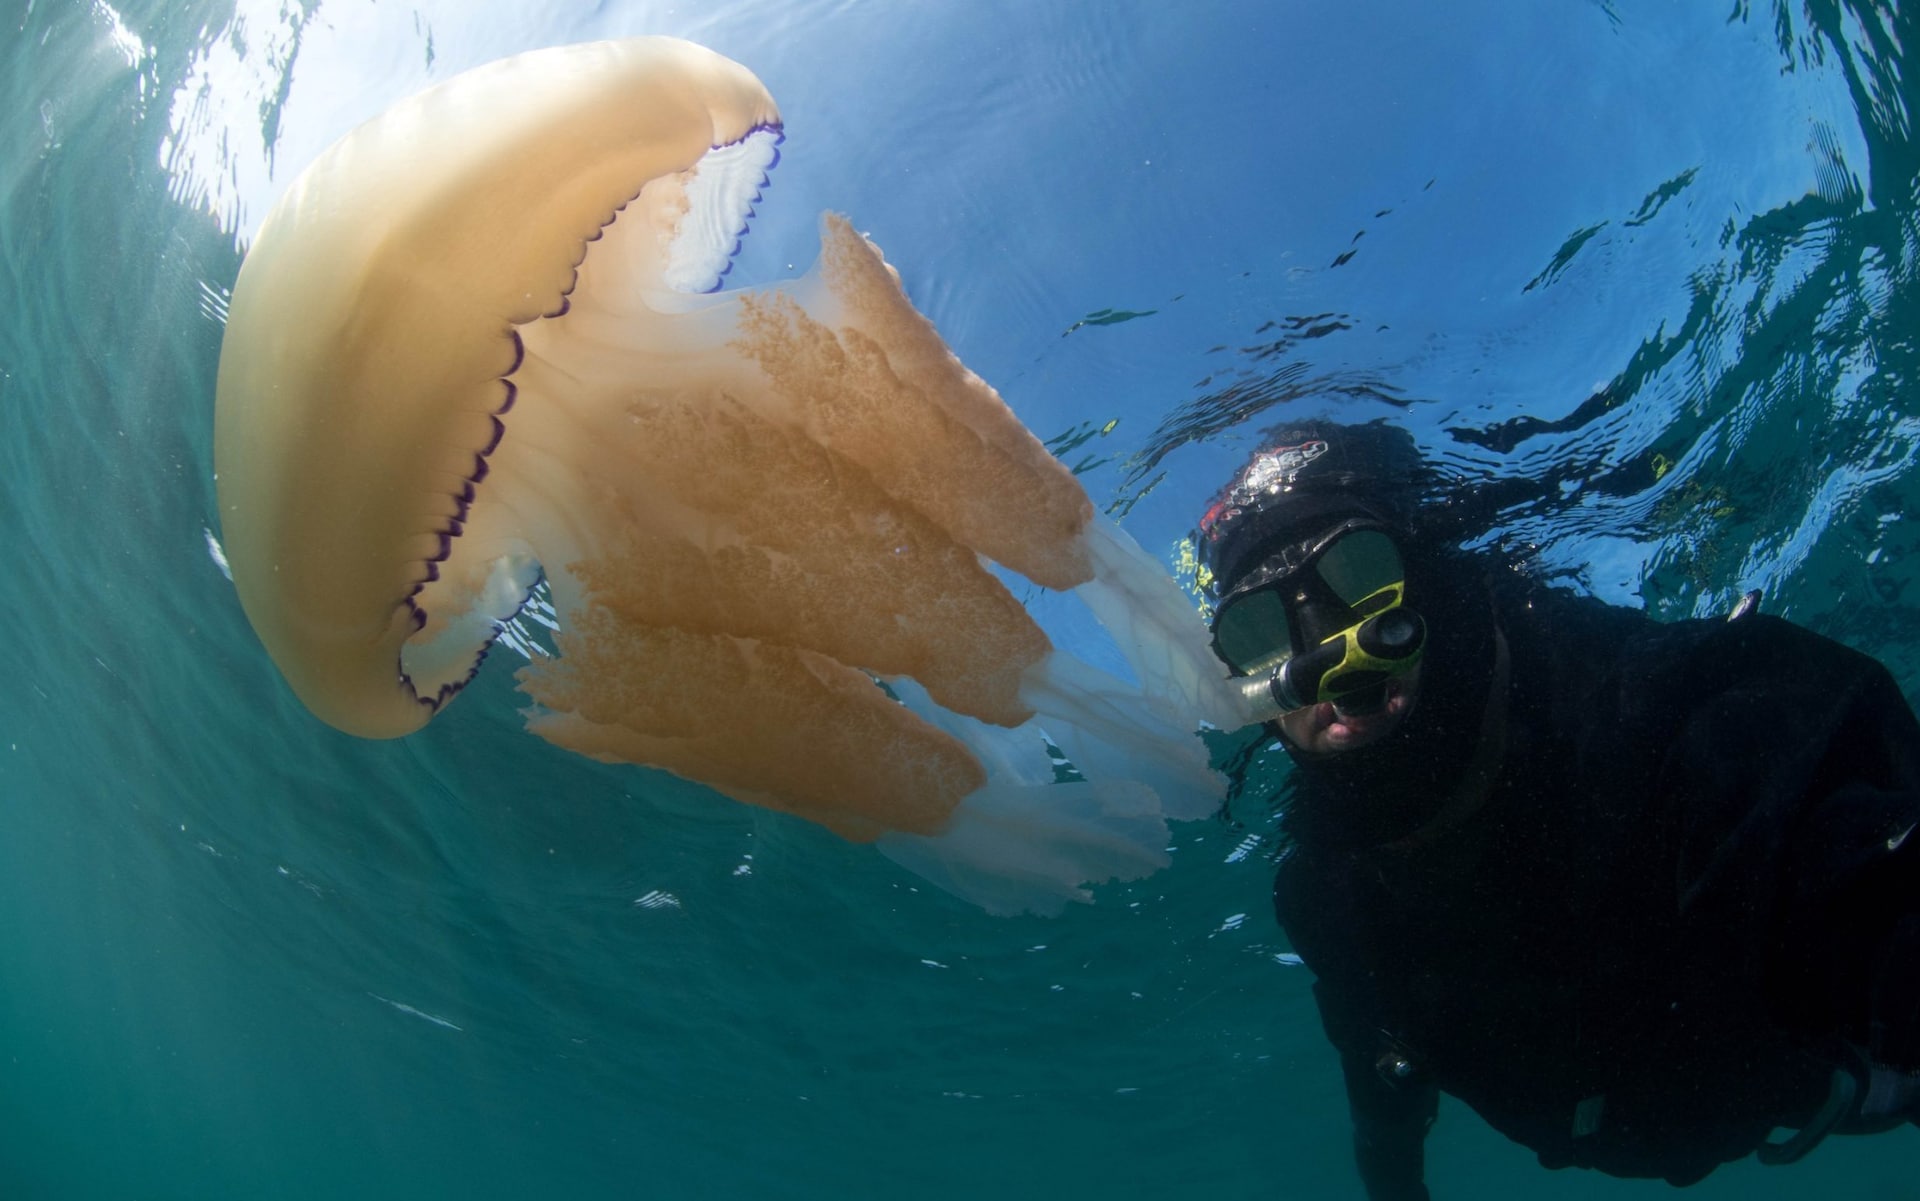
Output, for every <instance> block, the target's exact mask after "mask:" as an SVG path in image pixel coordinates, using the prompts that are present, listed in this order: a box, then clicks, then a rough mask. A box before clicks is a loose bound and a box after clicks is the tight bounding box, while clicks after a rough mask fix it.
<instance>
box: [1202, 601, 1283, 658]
mask: <svg viewBox="0 0 1920 1201" xmlns="http://www.w3.org/2000/svg"><path fill="white" fill-rule="evenodd" d="M1291 631H1292V625H1291V623H1290V622H1289V621H1288V618H1287V605H1286V602H1285V601H1283V600H1281V599H1280V593H1279V591H1278V590H1277V589H1274V588H1261V589H1259V590H1257V591H1254V592H1248V593H1245V594H1243V595H1241V596H1239V597H1236V598H1235V599H1234V600H1232V601H1230V602H1229V603H1228V604H1227V605H1225V606H1224V607H1223V608H1221V610H1220V612H1219V614H1218V615H1217V616H1216V617H1215V619H1214V623H1213V645H1214V648H1215V649H1216V650H1217V651H1218V653H1219V655H1220V658H1221V660H1222V661H1224V662H1225V663H1226V664H1227V666H1229V667H1231V668H1233V669H1234V670H1235V671H1239V672H1245V673H1247V674H1249V675H1251V674H1253V673H1254V672H1255V671H1256V670H1258V669H1259V668H1260V667H1261V666H1263V665H1264V664H1265V663H1266V662H1268V661H1269V660H1272V659H1277V658H1279V657H1280V656H1282V655H1287V654H1291V653H1292V652H1293V635H1292V632H1291Z"/></svg>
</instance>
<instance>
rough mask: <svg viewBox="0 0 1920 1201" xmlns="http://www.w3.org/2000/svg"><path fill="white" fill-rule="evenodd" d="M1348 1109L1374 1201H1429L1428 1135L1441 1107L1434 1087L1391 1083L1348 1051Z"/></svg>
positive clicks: (1344, 1060) (1344, 1056) (1356, 1155)
mask: <svg viewBox="0 0 1920 1201" xmlns="http://www.w3.org/2000/svg"><path fill="white" fill-rule="evenodd" d="M1340 1070H1341V1071H1342V1072H1343V1073H1345V1075H1346V1078H1347V1107H1348V1109H1350V1110H1351V1111H1352V1113H1353V1160H1354V1165H1355V1166H1356V1167H1358V1168H1359V1169H1360V1182H1361V1183H1362V1184H1364V1185H1365V1186H1366V1189H1367V1197H1368V1201H1429V1195H1428V1193H1427V1186H1426V1183H1425V1176H1426V1140H1427V1130H1428V1128H1430V1127H1431V1126H1432V1125H1433V1119H1434V1116H1435V1115H1436V1114H1437V1113H1438V1107H1439V1102H1440V1093H1439V1090H1438V1089H1436V1088H1434V1086H1433V1085H1432V1084H1428V1083H1412V1082H1410V1083H1406V1084H1400V1085H1393V1084H1389V1083H1387V1081H1386V1080H1384V1079H1383V1078H1382V1077H1381V1076H1380V1073H1379V1072H1378V1071H1377V1070H1376V1069H1375V1065H1374V1063H1373V1061H1372V1060H1371V1059H1368V1058H1365V1057H1363V1056H1359V1055H1355V1054H1352V1053H1351V1052H1346V1051H1343V1052H1342V1053H1341V1055H1340Z"/></svg>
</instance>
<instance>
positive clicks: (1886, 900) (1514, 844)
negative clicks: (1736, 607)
mask: <svg viewBox="0 0 1920 1201" xmlns="http://www.w3.org/2000/svg"><path fill="white" fill-rule="evenodd" d="M1470 591H1472V592H1473V593H1474V595H1471V596H1469V597H1466V598H1464V599H1462V600H1460V601H1459V602H1458V604H1457V605H1456V606H1455V611H1453V612H1450V613H1445V612H1439V611H1432V612H1429V613H1428V619H1429V625H1430V626H1431V627H1432V628H1433V629H1434V631H1435V634H1434V638H1433V641H1432V643H1431V644H1430V647H1429V650H1428V655H1427V660H1426V664H1425V667H1424V671H1425V673H1426V674H1425V680H1424V683H1423V695H1422V697H1421V699H1420V702H1419V704H1418V705H1417V706H1416V707H1415V710H1414V712H1413V713H1412V714H1411V715H1410V716H1409V718H1408V720H1407V721H1406V722H1405V723H1404V724H1403V725H1402V726H1401V728H1400V729H1399V730H1397V731H1396V732H1395V733H1394V734H1393V735H1392V736H1390V738H1389V739H1388V740H1387V741H1385V742H1382V743H1380V744H1377V745H1376V746H1374V747H1369V748H1365V749H1362V750H1360V751H1355V752H1351V753H1348V754H1345V755H1336V756H1330V757H1324V758H1308V757H1305V756H1300V757H1298V761H1297V763H1296V765H1295V769H1294V784H1293V797H1292V802H1291V807H1290V808H1289V810H1288V816H1287V829H1288V831H1289V833H1290V835H1291V847H1290V849H1289V851H1288V852H1287V854H1286V856H1285V857H1284V858H1283V860H1282V862H1281V865H1280V869H1279V872H1278V877H1277V880H1276V882H1275V887H1274V902H1275V908H1276V911H1277V913H1278V915H1279V918H1280V921H1281V924H1282V925H1283V926H1284V927H1285V928H1286V930H1287V932H1288V934H1289V935H1290V937H1291V939H1292V941H1293V944H1294V947H1295V949H1296V950H1297V951H1298V952H1299V953H1300V955H1301V956H1302V958H1303V959H1304V960H1305V961H1306V963H1307V965H1308V966H1309V967H1310V968H1311V969H1312V970H1313V972H1314V973H1315V976H1316V981H1317V982H1316V984H1315V989H1314V993H1315V997H1316V999H1317V1000H1318V1002H1319V1006H1320V1012H1321V1016H1322V1019H1323V1021H1324V1023H1325V1026H1326V1031H1327V1035H1328V1037H1329V1038H1330V1039H1331V1040H1332V1042H1333V1044H1334V1046H1335V1047H1336V1048H1337V1049H1338V1050H1339V1052H1340V1055H1341V1059H1342V1065H1343V1068H1344V1070H1345V1075H1346V1080H1347V1089H1348V1097H1349V1100H1350V1103H1351V1106H1352V1109H1353V1115H1354V1121H1355V1136H1356V1151H1357V1155H1358V1159H1359V1164H1360V1169H1361V1174H1362V1176H1363V1178H1364V1179H1365V1180H1366V1183H1367V1186H1368V1189H1369V1192H1370V1195H1371V1196H1372V1197H1373V1198H1375V1201H1401V1199H1405V1198H1414V1199H1424V1198H1426V1197H1427V1191H1426V1188H1425V1186H1424V1184H1422V1183H1421V1178H1422V1171H1423V1169H1422V1159H1423V1156H1422V1142H1423V1140H1424V1137H1425V1134H1426V1128H1427V1125H1428V1124H1429V1123H1430V1121H1431V1120H1432V1115H1433V1112H1434V1105H1435V1096H1436V1090H1439V1091H1445V1092H1447V1093H1449V1094H1451V1095H1453V1096H1455V1097H1458V1098H1459V1099H1461V1100H1463V1101H1465V1102H1466V1103H1467V1104H1469V1105H1471V1106H1472V1107H1473V1108H1474V1109H1475V1110H1476V1111H1477V1112H1478V1113H1479V1114H1480V1115H1481V1116H1482V1117H1483V1118H1485V1119H1486V1121H1487V1122H1488V1123H1489V1124H1490V1125H1492V1126H1493V1127H1494V1128H1495V1129H1497V1130H1499V1131H1501V1132H1502V1133H1504V1134H1506V1135H1508V1136H1509V1137H1511V1138H1513V1139H1515V1140H1517V1141H1519V1142H1521V1143H1523V1144H1525V1145H1526V1146H1528V1147H1530V1148H1532V1149H1533V1150H1534V1151H1536V1152H1537V1153H1538V1154H1539V1157H1540V1161H1541V1162H1542V1163H1543V1164H1545V1165H1546V1166H1548V1167H1566V1166H1573V1165H1578V1166H1583V1167H1591V1168H1598V1169H1600V1170H1602V1171H1606V1172H1610V1173H1613V1174H1616V1175H1624V1176H1658V1177H1665V1178H1666V1179H1668V1180H1669V1181H1671V1182H1673V1183H1675V1184H1688V1183H1692V1182H1693V1181H1696V1180H1698V1179H1700V1178H1701V1177H1703V1176H1705V1175H1706V1174H1707V1173H1708V1172H1710V1171H1712V1170H1713V1168H1714V1167H1715V1166H1716V1165H1718V1164H1720V1163H1722V1162H1725V1161H1728V1160H1732V1159H1737V1158H1740V1157H1742V1156H1744V1155H1746V1154H1748V1153H1750V1152H1752V1151H1753V1150H1754V1149H1755V1148H1756V1147H1758V1146H1759V1145H1760V1144H1761V1142H1762V1141H1763V1140H1764V1139H1766V1138H1767V1136H1768V1134H1769V1131H1770V1130H1771V1129H1773V1128H1774V1127H1775V1126H1784V1127H1789V1128H1796V1129H1797V1128H1800V1127H1803V1126H1806V1125H1807V1124H1808V1123H1810V1122H1811V1121H1812V1120H1813V1118H1814V1115H1815V1113H1816V1111H1818V1110H1819V1109H1820V1107H1821V1105H1822V1103H1823V1101H1824V1100H1826V1099H1827V1097H1828V1095H1829V1086H1830V1084H1831V1082H1832V1078H1833V1070H1834V1066H1835V1064H1836V1063H1845V1062H1847V1060H1848V1056H1849V1054H1851V1053H1850V1052H1849V1051H1848V1050H1847V1044H1848V1043H1849V1042H1851V1043H1853V1044H1857V1045H1863V1046H1864V1045H1867V1044H1869V1043H1873V1044H1874V1050H1875V1053H1876V1056H1877V1057H1879V1058H1881V1059H1883V1060H1884V1059H1887V1058H1894V1059H1900V1058H1906V1059H1909V1060H1910V1059H1913V1058H1915V1056H1914V1053H1913V1048H1912V1046H1911V1045H1910V1043H1911V1041H1912V1038H1911V1035H1912V1028H1913V1023H1912V1022H1910V1021H1908V1022H1905V1028H1904V1029H1898V1030H1892V1031H1887V1030H1881V1031H1879V1032H1878V1034H1877V1035H1876V1033H1875V1032H1874V1030H1873V1029H1872V1022H1873V1020H1874V1019H1875V1017H1876V1016H1878V1017H1880V1018H1885V1016H1886V1013H1888V1012H1892V1013H1894V1014H1895V1017H1894V1019H1893V1020H1894V1021H1895V1023H1896V1025H1898V1024H1900V1023H1901V1021H1902V1019H1901V1017H1900V1015H1901V1014H1902V1013H1907V1012H1908V1009H1910V1003H1911V1001H1912V996H1911V995H1902V996H1895V997H1894V998H1892V999H1891V1000H1886V999H1885V998H1883V1004H1882V1006H1881V1009H1882V1012H1881V1013H1880V1014H1878V1015H1876V1014H1874V1013H1872V1012H1870V1009H1871V1008H1872V1004H1873V1003H1872V999H1871V998H1872V996H1873V994H1874V992H1875V980H1876V973H1878V977H1877V978H1878V979H1879V980H1880V982H1881V985H1882V991H1886V990H1887V989H1891V990H1893V991H1894V992H1896V993H1898V992H1899V991H1900V990H1902V989H1905V990H1906V992H1907V993H1909V994H1911V993H1912V992H1913V990H1914V987H1915V986H1914V982H1913V980H1912V979H1905V980H1902V979H1899V978H1898V977H1899V976H1900V974H1901V973H1900V972H1899V971H1897V970H1896V971H1895V972H1893V973H1892V975H1893V977H1894V979H1892V980H1891V982H1889V977H1888V972H1887V970H1886V969H1885V967H1884V964H1885V962H1886V961H1887V960H1888V958H1890V956H1889V948H1890V947H1895V946H1896V944H1899V943H1900V941H1901V939H1902V938H1905V939H1906V949H1905V952H1904V955H1903V956H1902V958H1903V959H1904V961H1906V962H1912V961H1915V960H1920V938H1916V937H1915V932H1916V930H1920V919H1908V920H1906V922H1905V925H1904V926H1903V925H1901V923H1902V920H1903V918H1905V917H1906V915H1911V914H1914V913H1916V912H1920V870H1916V865H1917V864H1920V858H1917V857H1920V834H1917V835H1916V836H1915V837H1913V838H1911V839H1908V838H1907V837H1906V835H1907V833H1908V832H1909V831H1911V830H1912V829H1913V827H1914V825H1915V823H1916V822H1920V726H1917V725H1916V723H1915V720H1914V717H1913V714H1912V712H1911V710H1910V709H1909V708H1908V706H1907V703H1906V701H1905V700H1904V698H1903V697H1902V696H1901V694H1900V691H1899V689H1898V687H1897V686H1896V685H1895V684H1894V682H1893V680H1892V679H1891V677H1890V676H1889V675H1888V674H1887V672H1886V670H1885V669H1884V668H1882V667H1881V666H1880V665H1879V664H1878V663H1876V662H1874V661H1873V660H1871V659H1869V658H1867V657H1866V656H1864V655H1860V654H1858V653H1856V652H1854V651H1851V650H1848V649H1847V648H1845V647H1843V646H1840V645H1839V644H1837V643H1834V642H1831V641H1829V640H1826V639H1824V638H1821V637H1818V636H1817V635H1814V634H1812V633H1809V632H1807V631H1805V630H1803V629H1800V628H1799V627H1796V626H1793V625H1791V624H1789V623H1787V622H1784V621H1781V620H1778V619H1775V618H1771V617H1767V616H1762V615H1749V616H1745V617H1742V618H1740V619H1738V620H1736V621H1733V622H1727V621H1722V620H1715V621H1688V622H1680V623H1675V624H1671V625H1661V624H1658V623H1655V622H1653V621H1651V620H1649V619H1648V618H1646V617H1645V616H1643V615H1641V614H1639V613H1635V612H1631V611H1628V610H1623V609H1618V608H1613V607H1609V606H1606V605H1603V604H1600V603H1599V602H1596V601H1591V600H1585V599H1576V598H1573V597H1571V596H1568V595H1566V594H1563V593H1558V592H1552V591H1548V590H1544V589H1538V588H1533V587H1531V586H1529V585H1528V584H1526V583H1525V582H1524V581H1520V580H1508V581H1506V582H1505V583H1503V584H1500V585H1498V586H1490V587H1487V588H1483V589H1476V590H1470ZM1429 597H1431V593H1429ZM1489 613H1491V614H1493V616H1494V620H1492V621H1488V620H1487V614H1489ZM1496 630H1498V631H1499V633H1498V635H1496V633H1495V631H1496ZM1443 631H1445V632H1446V633H1445V636H1443V635H1442V632H1443ZM1502 641H1504V644H1505V650H1504V652H1502V651H1501V649H1500V643H1501V642H1502ZM1502 657H1504V658H1505V659H1506V667H1505V668H1504V670H1503V669H1502V668H1501V667H1500V666H1499V663H1500V660H1501V658H1502ZM1503 678H1504V680H1505V682H1506V687H1505V688H1504V689H1502V688H1501V687H1500V686H1499V685H1500V683H1501V682H1502V680H1503ZM1490 696H1491V697H1492V698H1493V699H1492V702H1491V703H1489V700H1488V698H1489V697H1490ZM1502 698H1504V703H1502ZM1903 1007H1906V1008H1903ZM1883 1044H1884V1045H1883ZM1900 1066H1903V1067H1907V1068H1913V1067H1920V1064H1916V1063H1912V1062H1907V1063H1903V1064H1901V1065H1900ZM1463 1184H1464V1182H1463Z"/></svg>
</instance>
